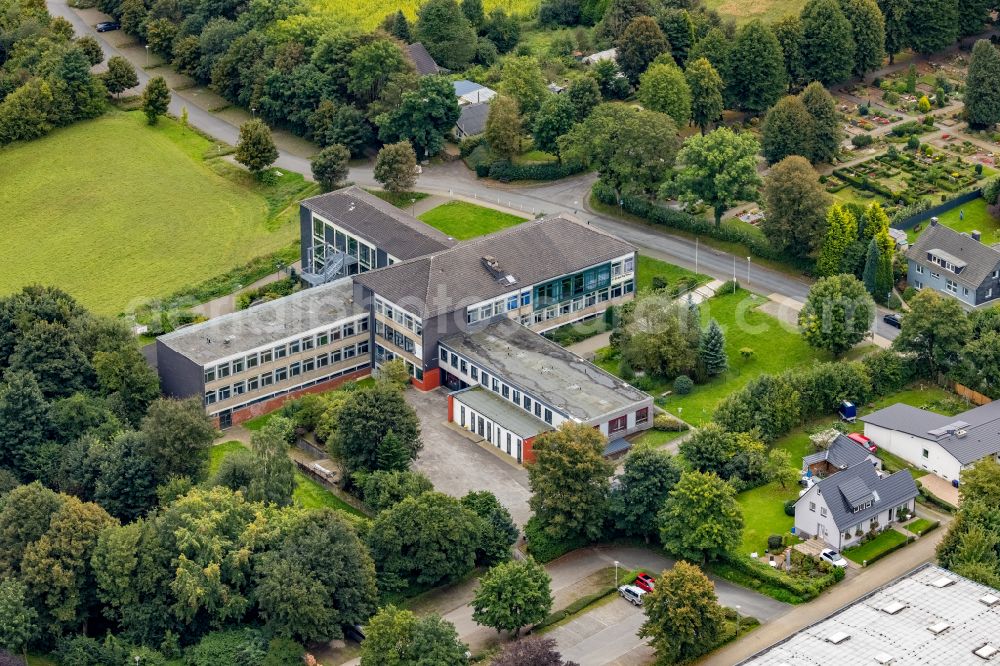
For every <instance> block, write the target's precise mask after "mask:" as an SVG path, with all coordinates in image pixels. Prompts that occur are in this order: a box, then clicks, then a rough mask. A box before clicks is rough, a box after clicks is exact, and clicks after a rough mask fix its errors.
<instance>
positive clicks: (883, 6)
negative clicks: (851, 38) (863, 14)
mask: <svg viewBox="0 0 1000 666" xmlns="http://www.w3.org/2000/svg"><path fill="white" fill-rule="evenodd" d="M910 2H911V0H878V8H879V9H880V10H881V11H882V18H883V20H884V21H885V51H886V53H887V54H888V55H889V64H890V65H891V64H893V62H894V61H895V59H896V54H897V53H899V52H900V51H902V50H903V49H905V48H906V47H907V46H909V45H910V29H909V25H908V24H907V17H908V15H909V12H910Z"/></svg>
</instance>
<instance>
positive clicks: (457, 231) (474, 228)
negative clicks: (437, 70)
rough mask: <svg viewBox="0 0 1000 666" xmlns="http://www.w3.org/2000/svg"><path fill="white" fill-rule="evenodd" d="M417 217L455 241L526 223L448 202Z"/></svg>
mask: <svg viewBox="0 0 1000 666" xmlns="http://www.w3.org/2000/svg"><path fill="white" fill-rule="evenodd" d="M417 217H419V218H420V219H421V220H423V221H424V222H426V223H427V224H429V225H431V226H432V227H434V228H435V229H437V230H439V231H441V232H443V233H446V234H448V235H449V236H451V237H452V238H454V239H456V240H468V239H470V238H476V237H477V236H485V235H486V234H492V233H493V232H495V231H500V230H501V229H506V228H507V227H513V226H516V225H518V224H521V223H522V222H526V221H527V220H526V218H523V217H519V216H517V215H511V214H510V213H504V212H503V211H499V210H494V209H493V208H486V207H485V206H477V205H475V204H470V203H466V202H465V201H449V202H447V203H443V204H441V205H440V206H436V207H434V208H431V209H430V210H429V211H427V212H426V213H423V214H421V215H418V216H417Z"/></svg>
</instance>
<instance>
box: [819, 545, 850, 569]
mask: <svg viewBox="0 0 1000 666" xmlns="http://www.w3.org/2000/svg"><path fill="white" fill-rule="evenodd" d="M819 559H821V560H823V561H824V562H829V563H830V564H832V565H833V566H835V567H846V566H847V560H845V559H844V556H843V555H841V554H840V553H838V552H837V551H835V550H834V549H833V548H827V549H826V550H824V551H823V552H822V553H820V554H819Z"/></svg>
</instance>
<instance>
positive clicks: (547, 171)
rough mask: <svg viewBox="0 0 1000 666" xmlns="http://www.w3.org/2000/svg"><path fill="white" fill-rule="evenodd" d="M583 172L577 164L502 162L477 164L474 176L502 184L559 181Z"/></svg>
mask: <svg viewBox="0 0 1000 666" xmlns="http://www.w3.org/2000/svg"><path fill="white" fill-rule="evenodd" d="M581 171H583V165H582V164H580V163H579V162H546V163H544V164H515V163H513V162H508V161H506V160H502V161H499V162H493V163H492V164H485V163H481V164H477V165H476V175H477V176H478V177H480V178H487V177H488V178H492V179H493V180H499V181H500V182H502V183H509V182H511V181H514V180H559V179H560V178H566V177H567V176H572V175H573V174H575V173H580V172H581Z"/></svg>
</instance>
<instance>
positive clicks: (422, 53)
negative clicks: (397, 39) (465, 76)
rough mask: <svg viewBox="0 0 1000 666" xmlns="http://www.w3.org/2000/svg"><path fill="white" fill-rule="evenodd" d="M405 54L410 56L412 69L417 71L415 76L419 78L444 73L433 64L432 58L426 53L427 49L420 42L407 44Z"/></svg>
mask: <svg viewBox="0 0 1000 666" xmlns="http://www.w3.org/2000/svg"><path fill="white" fill-rule="evenodd" d="M406 53H407V55H409V56H410V60H411V61H412V62H413V68H414V69H416V70H417V74H419V75H420V76H431V75H434V74H441V73H442V72H443V71H446V70H444V69H443V68H442V67H440V66H439V65H438V64H437V63H436V62H434V57H433V56H431V54H430V53H429V52H428V51H427V47H426V46H424V45H423V44H421V43H420V42H414V43H413V44H407V46H406Z"/></svg>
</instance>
